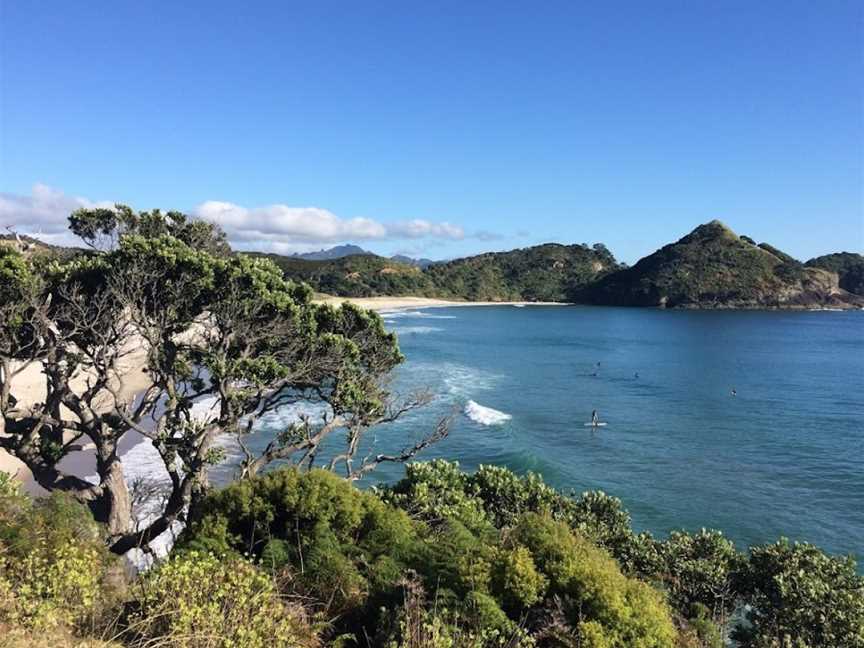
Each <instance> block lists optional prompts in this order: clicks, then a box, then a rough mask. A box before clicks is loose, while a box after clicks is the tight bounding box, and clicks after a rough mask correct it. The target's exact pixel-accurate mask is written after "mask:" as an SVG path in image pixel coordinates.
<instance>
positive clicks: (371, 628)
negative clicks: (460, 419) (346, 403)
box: [181, 464, 676, 648]
mask: <svg viewBox="0 0 864 648" xmlns="http://www.w3.org/2000/svg"><path fill="white" fill-rule="evenodd" d="M439 465H441V464H439ZM517 481H518V479H517ZM543 488H545V487H543ZM532 508H533V505H531V504H529V505H528V506H526V507H524V508H523V507H522V506H521V504H517V505H515V506H514V507H511V508H510V509H509V510H508V512H507V516H506V520H505V519H504V518H502V519H500V520H493V518H491V517H486V516H485V514H482V513H480V512H479V510H478V509H477V508H476V507H475V509H474V510H473V511H470V512H468V511H467V510H464V511H463V510H457V513H456V514H455V515H447V514H446V512H444V511H443V509H439V511H438V512H439V513H440V517H439V518H438V519H435V520H432V519H429V515H428V514H429V512H430V511H431V509H428V510H427V511H426V514H420V515H413V516H409V515H408V514H407V513H406V512H405V511H404V510H402V509H400V508H396V507H393V506H391V505H388V504H387V503H386V502H385V501H383V500H382V499H380V498H379V497H378V496H377V495H375V494H374V493H370V492H361V491H357V490H356V489H354V488H353V487H352V486H351V485H350V484H348V483H347V482H345V481H343V480H339V479H338V478H335V477H334V476H333V475H332V474H330V473H327V472H323V471H312V472H309V473H306V474H299V473H297V472H296V471H292V470H280V471H276V472H273V473H269V474H267V475H265V476H263V477H260V478H258V479H256V480H252V481H247V482H243V483H238V484H235V485H233V486H230V487H229V488H226V489H225V490H223V491H221V492H219V493H216V494H214V495H212V496H211V497H209V498H207V499H206V500H205V501H204V502H202V505H201V508H200V510H199V511H198V512H197V521H196V522H194V523H193V524H192V525H191V526H190V528H189V530H188V532H187V533H186V535H185V539H184V540H183V542H182V544H181V550H182V548H183V547H185V548H187V549H192V550H197V551H210V552H214V553H216V554H219V555H227V556H231V555H242V554H247V555H250V556H252V557H254V558H255V559H256V560H258V561H260V563H261V564H262V566H263V567H265V568H267V569H271V570H274V571H276V572H277V573H279V574H280V575H281V576H280V577H281V578H282V579H283V580H288V581H290V582H291V583H292V585H293V587H295V588H296V591H299V592H301V593H302V594H303V595H304V596H305V597H308V598H309V599H311V600H313V601H317V602H318V603H319V604H320V605H322V606H325V607H326V610H327V612H328V615H334V614H338V615H339V621H338V622H337V630H338V631H339V632H345V633H349V634H351V635H353V636H355V637H357V638H358V639H360V638H362V637H364V636H369V637H372V638H373V644H374V645H388V644H389V643H390V642H392V641H396V642H397V643H398V642H401V641H404V640H405V637H404V636H403V633H404V631H405V628H404V627H403V626H404V624H403V623H401V622H400V618H402V615H404V613H405V612H406V611H405V608H404V604H405V601H406V591H407V590H408V589H411V591H415V592H416V591H417V589H418V588H420V589H422V590H423V591H424V592H428V593H429V594H430V595H434V600H435V610H436V612H435V615H434V617H435V618H434V619H432V618H430V619H427V621H426V622H427V623H431V624H432V625H433V626H434V625H435V624H438V627H439V630H440V632H441V633H443V634H445V635H448V636H453V635H455V634H457V633H461V636H462V638H461V639H460V641H462V642H465V643H460V644H459V645H514V642H515V643H518V644H525V645H530V643H532V642H533V641H534V640H537V639H539V637H540V632H541V630H542V629H543V628H545V626H546V619H547V617H549V616H550V615H551V614H553V613H556V612H558V613H560V614H561V615H562V617H561V622H562V624H563V626H564V627H566V628H567V631H568V632H569V633H570V634H571V635H572V636H573V637H574V638H575V640H577V641H581V642H582V645H596V646H609V647H610V648H611V647H621V648H624V647H625V646H646V647H648V646H656V647H660V646H673V645H674V644H675V637H676V630H675V627H674V625H673V622H672V617H671V613H670V611H669V609H668V608H667V606H666V603H665V602H664V599H663V596H662V595H661V594H660V593H659V592H657V591H656V590H654V589H652V588H651V587H649V586H648V585H647V584H645V583H642V582H640V581H639V580H637V579H635V578H632V577H628V576H625V575H624V574H623V573H622V572H621V571H620V568H619V566H618V564H617V562H616V561H615V560H614V559H613V558H612V557H611V556H610V555H609V554H608V553H607V552H606V551H604V550H603V549H601V548H600V547H598V546H596V545H595V544H593V543H592V542H591V541H590V540H589V539H588V538H587V537H586V536H585V535H583V534H582V533H580V532H578V531H574V529H573V528H571V526H569V525H568V524H565V523H564V522H562V521H558V520H555V519H553V517H552V516H551V515H550V513H549V512H548V511H543V506H542V504H539V503H538V507H537V511H538V512H535V511H534V510H532ZM457 509H458V505H457ZM517 509H521V510H517ZM540 511H542V512H540ZM496 523H497V526H496ZM406 574H409V575H412V576H410V577H409V578H408V580H406V576H405V575H406ZM385 610H389V611H386V612H385ZM404 620H405V619H404V618H402V621H404Z"/></svg>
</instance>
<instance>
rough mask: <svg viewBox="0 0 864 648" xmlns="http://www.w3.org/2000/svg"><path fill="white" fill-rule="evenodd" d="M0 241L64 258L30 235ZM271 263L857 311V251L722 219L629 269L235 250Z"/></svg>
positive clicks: (517, 297) (603, 253) (464, 295)
mask: <svg viewBox="0 0 864 648" xmlns="http://www.w3.org/2000/svg"><path fill="white" fill-rule="evenodd" d="M0 242H5V243H6V244H12V245H18V246H26V247H28V248H31V251H41V250H43V249H44V250H49V251H52V253H55V254H56V253H61V254H63V255H64V256H67V257H68V256H70V255H74V254H78V253H81V252H82V251H81V250H76V249H74V248H54V247H52V246H49V245H47V244H44V243H41V242H39V241H36V240H35V239H31V238H29V237H22V238H21V242H20V243H19V242H17V241H16V240H15V239H14V238H13V237H10V236H0ZM243 254H247V255H249V256H254V257H265V258H269V259H271V260H273V261H274V262H275V263H276V264H277V265H279V267H280V268H281V269H282V271H283V272H284V274H285V276H286V277H287V278H289V279H292V280H295V281H304V282H307V283H308V284H310V285H311V286H312V288H313V289H314V290H316V291H318V292H321V293H327V294H331V295H337V296H343V297H372V296H379V295H391V296H397V295H398V296H406V295H415V296H421V297H438V298H446V299H454V300H470V301H557V302H574V303H583V304H597V305H614V306H654V307H662V308H784V309H795V308H798V309H804V308H864V256H862V255H860V254H857V253H852V252H840V253H836V254H828V255H825V256H821V257H817V258H814V259H811V260H809V261H807V262H806V263H802V262H800V261H798V260H797V259H795V258H793V257H792V256H790V255H789V254H786V253H785V252H783V251H781V250H778V249H777V248H775V247H773V246H771V245H769V244H767V243H758V244H757V243H756V242H755V241H754V240H753V239H751V238H749V237H747V236H739V235H738V234H736V233H735V232H733V231H732V230H731V229H729V228H728V227H726V226H725V225H724V224H723V223H721V222H720V221H711V222H710V223H706V224H704V225H700V226H699V227H697V228H696V229H695V230H693V231H692V232H691V233H690V234H688V235H687V236H684V237H683V238H681V239H680V240H678V241H676V242H674V243H670V244H669V245H666V246H664V247H662V248H660V249H659V250H657V251H656V252H654V253H653V254H650V255H648V256H646V257H645V258H643V259H641V260H640V261H639V262H638V263H636V264H635V265H634V266H632V267H627V266H626V265H625V264H621V263H619V262H618V261H616V259H615V257H614V256H613V255H612V253H611V252H610V251H609V250H608V249H607V248H606V247H605V246H604V245H602V244H596V245H594V246H590V247H589V246H587V245H584V244H583V245H561V244H557V243H546V244H544V245H537V246H533V247H528V248H522V249H517V250H510V251H508V252H490V253H486V254H479V255H476V256H471V257H465V258H462V259H455V260H452V261H446V262H431V261H429V260H428V259H413V258H410V257H405V256H398V255H397V256H394V257H391V258H386V257H381V256H377V255H375V254H372V253H370V252H368V251H366V250H364V249H363V248H360V247H358V246H356V245H341V246H337V247H335V248H330V249H328V250H321V251H320V252H311V253H307V254H302V255H291V256H285V255H279V254H267V253H260V252H243Z"/></svg>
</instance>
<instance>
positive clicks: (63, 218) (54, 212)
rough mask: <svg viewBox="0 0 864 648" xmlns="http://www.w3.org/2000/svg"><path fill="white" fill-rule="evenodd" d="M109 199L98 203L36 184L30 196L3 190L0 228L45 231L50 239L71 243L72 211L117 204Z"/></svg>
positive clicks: (24, 231) (45, 236)
mask: <svg viewBox="0 0 864 648" xmlns="http://www.w3.org/2000/svg"><path fill="white" fill-rule="evenodd" d="M113 205H114V203H112V202H108V201H99V202H94V201H91V200H88V199H86V198H79V197H75V196H67V195H66V194H64V193H63V192H62V191H60V190H59V189H55V188H53V187H49V186H47V185H44V184H35V185H33V189H32V192H31V194H30V195H29V196H19V195H17V194H10V193H0V227H3V228H6V227H12V228H14V229H15V230H16V231H19V232H21V233H22V234H37V235H39V234H41V235H42V237H41V238H43V239H45V241H46V242H52V243H54V242H57V243H68V242H69V241H70V240H71V238H72V236H71V234H69V233H68V230H67V228H68V225H69V221H68V218H69V214H71V213H72V212H73V211H75V210H76V209H79V208H81V207H87V208H93V207H113Z"/></svg>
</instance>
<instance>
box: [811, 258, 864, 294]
mask: <svg viewBox="0 0 864 648" xmlns="http://www.w3.org/2000/svg"><path fill="white" fill-rule="evenodd" d="M805 265H807V266H808V267H811V268H823V269H825V270H830V271H831V272H836V273H837V275H838V276H839V278H840V287H841V288H842V289H843V290H848V291H849V292H851V293H855V294H856V295H864V255H861V254H855V253H854V252H838V253H836V254H826V255H825V256H820V257H816V258H815V259H810V260H809V261H808V262H807V263H806V264H805Z"/></svg>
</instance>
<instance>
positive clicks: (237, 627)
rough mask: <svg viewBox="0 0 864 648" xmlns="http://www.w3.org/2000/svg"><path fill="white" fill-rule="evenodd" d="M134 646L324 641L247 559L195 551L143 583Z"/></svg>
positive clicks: (246, 646)
mask: <svg viewBox="0 0 864 648" xmlns="http://www.w3.org/2000/svg"><path fill="white" fill-rule="evenodd" d="M127 628H128V629H127V633H126V634H128V641H129V642H130V643H131V644H132V645H165V646H172V647H176V648H199V647H200V648H204V647H206V648H234V647H238V648H239V647H240V646H242V647H243V648H264V647H265V646H268V647H269V646H272V647H274V648H276V647H284V648H299V647H304V646H310V647H311V646H316V645H318V641H317V639H316V637H315V634H314V632H313V631H312V628H311V626H310V625H309V623H308V622H307V620H306V618H305V615H304V613H303V610H302V609H301V608H300V607H299V606H296V605H295V606H290V605H286V604H285V603H284V602H283V601H282V600H281V598H280V596H279V593H278V590H277V588H276V585H275V583H274V581H273V579H272V578H271V577H270V576H269V575H268V574H266V573H265V572H263V571H260V570H258V569H256V568H255V566H254V565H252V564H251V563H249V562H248V561H246V560H243V559H242V558H227V559H222V558H217V557H216V556H214V555H213V554H201V553H198V552H197V551H189V552H186V553H184V554H182V555H179V556H175V557H173V558H171V559H170V560H169V561H167V562H166V563H164V564H163V565H161V566H160V567H159V568H158V569H156V570H155V571H154V572H153V573H151V574H148V575H147V577H145V579H144V580H143V582H142V583H141V584H140V593H139V596H138V598H137V600H136V602H135V605H134V611H133V612H132V613H130V615H129V618H128V620H127Z"/></svg>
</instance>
